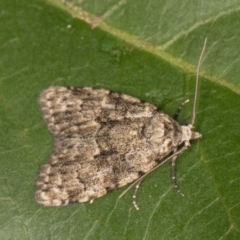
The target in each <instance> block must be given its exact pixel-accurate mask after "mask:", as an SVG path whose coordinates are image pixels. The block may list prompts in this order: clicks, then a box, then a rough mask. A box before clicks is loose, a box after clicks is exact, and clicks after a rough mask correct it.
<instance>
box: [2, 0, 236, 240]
mask: <svg viewBox="0 0 240 240" xmlns="http://www.w3.org/2000/svg"><path fill="white" fill-rule="evenodd" d="M0 9H1V12H0V33H1V34H0V46H1V50H0V136H1V141H0V164H1V165H0V188H1V189H0V212H1V214H0V239H58V240H59V239H85V240H86V239H131V240H134V239H145V240H146V239H201V240H202V239H240V218H239V216H240V204H239V185H240V178H239V176H240V165H239V154H240V121H239V119H240V111H239V109H240V97H239V93H240V80H239V69H240V68H239V66H240V58H239V56H240V28H239V23H240V15H239V10H240V4H239V2H238V1H230V0H229V1H201V2H199V1H158V0H153V1H126V0H120V1H113V0H112V1H96V0H88V1H76V0H75V1H67V2H65V3H64V4H63V3H62V2H61V1H60V0H59V1H58V0H52V1H51V0H49V1H45V2H44V1H40V0H25V1H17V0H15V1H14V0H12V1H0ZM205 38H208V43H207V48H206V52H205V55H204V62H203V64H202V67H201V74H200V77H201V83H200V89H199V99H198V105H197V116H196V124H195V129H196V130H197V131H198V132H201V133H202V135H203V138H202V139H201V140H199V141H197V142H194V143H193V144H192V146H191V147H190V148H189V149H188V150H186V151H185V152H184V153H183V154H182V155H180V156H179V158H178V164H177V168H178V169H177V170H178V171H177V176H178V182H179V185H180V187H181V190H182V192H184V194H185V197H181V196H179V195H178V194H177V193H176V191H175V190H174V187H173V184H172V182H171V178H170V164H166V165H165V166H163V167H162V168H160V169H158V170H157V171H155V172H154V173H152V174H151V175H150V176H149V177H148V178H146V180H145V181H144V182H143V183H142V185H141V188H140V190H139V194H138V199H137V200H138V204H139V207H140V210H139V211H136V210H135V209H134V207H133V205H132V192H133V191H134V190H133V189H132V190H130V192H128V193H127V194H126V195H125V196H124V197H123V198H121V199H120V200H118V196H119V195H120V194H121V193H122V191H123V190H124V189H125V188H122V189H118V190H116V191H114V192H112V193H109V194H107V195H106V196H104V197H102V198H99V199H96V200H95V201H94V203H92V204H89V203H83V204H74V205H70V206H66V207H44V206H41V205H39V204H37V203H36V202H35V200H34V191H35V182H36V179H37V177H38V173H39V169H40V167H41V165H42V164H44V163H46V162H47V159H48V157H49V155H50V154H51V152H52V151H53V139H52V136H51V134H50V132H49V131H48V130H47V127H46V125H45V123H44V121H43V119H42V116H41V112H40V109H39V105H38V97H39V94H40V92H41V91H42V90H43V89H45V88H47V87H49V86H51V85H63V86H90V87H103V88H107V89H111V90H114V91H118V92H122V93H126V94H130V95H132V96H135V97H138V98H140V99H142V100H145V101H148V102H150V103H152V104H155V105H156V106H158V107H159V108H161V109H163V110H164V111H165V112H166V113H167V114H169V115H171V116H173V114H174V112H175V110H176V108H177V107H178V106H179V104H180V103H182V102H183V101H184V100H186V99H188V98H189V99H190V100H191V101H190V103H189V104H188V105H186V106H185V108H184V110H183V113H182V114H181V116H180V120H179V122H180V123H181V124H188V123H189V122H190V119H191V112H192V100H193V96H194V87H195V72H196V70H195V69H196V65H197V62H198V59H199V56H200V52H201V49H202V46H203V42H204V39H205Z"/></svg>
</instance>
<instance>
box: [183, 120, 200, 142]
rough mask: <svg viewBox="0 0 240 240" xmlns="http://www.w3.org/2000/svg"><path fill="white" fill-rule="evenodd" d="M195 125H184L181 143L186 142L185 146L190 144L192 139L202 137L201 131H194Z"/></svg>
mask: <svg viewBox="0 0 240 240" xmlns="http://www.w3.org/2000/svg"><path fill="white" fill-rule="evenodd" d="M192 129H193V126H192V125H191V124H189V125H188V126H182V139H181V143H184V144H185V146H189V145H190V140H195V139H200V138H201V137H202V134H201V133H198V132H194V131H193V130H192Z"/></svg>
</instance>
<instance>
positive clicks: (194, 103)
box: [191, 38, 207, 126]
mask: <svg viewBox="0 0 240 240" xmlns="http://www.w3.org/2000/svg"><path fill="white" fill-rule="evenodd" d="M206 44H207V38H205V41H204V44H203V48H202V52H201V55H200V57H199V60H198V65H197V72H196V86H195V96H194V101H193V115H192V121H191V125H192V126H193V125H194V122H195V116H196V105H197V97H198V85H199V70H200V66H201V63H202V58H203V54H204V51H205V48H206Z"/></svg>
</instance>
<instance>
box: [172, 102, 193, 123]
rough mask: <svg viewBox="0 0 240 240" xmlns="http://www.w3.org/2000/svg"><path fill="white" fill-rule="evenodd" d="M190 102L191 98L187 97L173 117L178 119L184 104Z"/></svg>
mask: <svg viewBox="0 0 240 240" xmlns="http://www.w3.org/2000/svg"><path fill="white" fill-rule="evenodd" d="M188 102H189V100H188V99H187V100H186V101H184V102H183V103H181V105H180V106H179V107H178V109H177V111H176V113H175V114H174V116H173V119H175V120H177V118H178V116H179V114H180V112H181V111H182V108H183V106H184V105H185V104H186V103H188Z"/></svg>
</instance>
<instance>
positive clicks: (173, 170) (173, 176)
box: [172, 149, 184, 196]
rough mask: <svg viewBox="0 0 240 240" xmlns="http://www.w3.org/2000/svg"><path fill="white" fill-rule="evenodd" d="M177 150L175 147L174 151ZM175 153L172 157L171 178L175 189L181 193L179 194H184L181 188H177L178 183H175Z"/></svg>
mask: <svg viewBox="0 0 240 240" xmlns="http://www.w3.org/2000/svg"><path fill="white" fill-rule="evenodd" d="M176 151H177V149H176V150H174V153H175V152H176ZM177 157H178V156H177V155H176V156H174V157H173V158H172V180H173V184H174V187H175V189H176V191H177V192H178V193H179V194H180V195H181V196H184V194H183V193H182V192H181V190H180V188H179V186H178V184H177V178H176V161H177Z"/></svg>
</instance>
